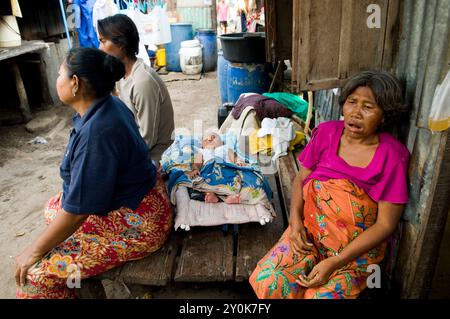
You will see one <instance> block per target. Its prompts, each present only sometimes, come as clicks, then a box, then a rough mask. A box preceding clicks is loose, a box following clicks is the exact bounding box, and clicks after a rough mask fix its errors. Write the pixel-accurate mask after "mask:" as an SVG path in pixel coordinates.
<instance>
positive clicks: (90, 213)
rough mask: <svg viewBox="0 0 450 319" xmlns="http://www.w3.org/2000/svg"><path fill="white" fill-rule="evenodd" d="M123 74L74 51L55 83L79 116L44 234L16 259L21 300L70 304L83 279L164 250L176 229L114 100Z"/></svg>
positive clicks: (99, 57) (111, 63) (107, 59)
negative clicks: (60, 300) (68, 300)
mask: <svg viewBox="0 0 450 319" xmlns="http://www.w3.org/2000/svg"><path fill="white" fill-rule="evenodd" d="M124 74H125V68H124V65H123V63H122V62H120V61H119V60H118V59H116V58H114V57H112V56H110V55H107V54H105V53H104V52H102V51H100V50H97V49H91V48H78V49H72V50H71V51H70V52H69V54H68V56H67V59H66V61H65V63H63V64H62V65H61V68H60V70H59V77H58V80H57V82H56V86H57V91H58V95H59V98H60V100H61V101H62V102H63V103H65V104H67V105H70V106H71V107H72V108H73V109H74V110H75V111H76V114H75V116H74V117H73V128H72V129H71V132H70V138H69V143H68V145H67V149H66V152H65V153H64V157H63V160H62V164H61V167H60V174H61V178H62V180H63V185H62V192H61V193H60V194H59V195H58V196H55V197H53V198H52V199H50V201H49V202H48V203H47V206H46V208H45V217H46V220H47V223H48V227H47V228H46V230H45V231H44V232H43V233H42V234H41V235H40V236H39V238H38V239H37V240H36V241H34V242H33V243H32V244H30V245H29V246H28V247H27V248H26V249H25V250H24V252H22V254H20V255H19V256H18V257H17V258H16V272H15V278H16V283H17V285H19V287H18V290H17V297H18V298H73V297H74V296H75V295H74V290H73V289H70V288H73V285H71V284H70V283H73V282H77V280H78V279H84V278H88V277H91V276H95V275H98V274H100V273H102V272H105V271H107V270H109V269H111V268H114V267H117V266H119V265H121V264H123V263H125V262H126V261H129V260H135V259H140V258H143V257H145V256H147V255H148V254H150V253H151V252H154V251H155V250H157V249H159V248H160V247H161V246H162V244H163V243H164V242H165V240H166V239H167V237H168V235H169V233H170V229H171V228H172V214H171V206H170V202H169V199H168V196H167V192H166V190H165V187H164V184H163V182H162V180H161V178H160V176H159V175H158V174H157V172H156V169H155V167H154V166H153V164H152V163H151V160H150V159H149V158H148V147H147V144H146V143H145V141H144V140H143V138H142V137H141V135H140V133H139V129H138V127H137V125H136V122H135V120H134V116H133V114H132V112H131V111H130V110H129V109H128V108H127V107H126V106H125V104H123V102H121V101H120V100H119V99H118V98H116V97H114V96H112V95H111V91H112V90H113V88H114V84H115V82H116V81H117V80H119V79H120V78H122V77H123V76H124Z"/></svg>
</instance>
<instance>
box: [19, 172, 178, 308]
mask: <svg viewBox="0 0 450 319" xmlns="http://www.w3.org/2000/svg"><path fill="white" fill-rule="evenodd" d="M60 197H61V196H60V195H57V196H55V197H53V198H51V199H50V200H49V201H48V203H47V205H46V207H45V218H46V222H47V224H49V223H51V222H52V221H53V220H54V219H55V218H56V217H57V215H58V213H60V212H61V200H60ZM172 224H173V216H172V211H171V205H170V202H169V198H168V195H167V191H166V189H165V185H164V182H163V181H162V179H161V178H160V176H159V175H158V180H157V183H156V185H155V187H154V188H153V189H152V190H151V191H150V192H149V193H148V194H147V195H146V196H145V197H144V199H143V200H142V202H141V203H140V205H139V207H138V208H137V209H136V210H134V211H133V210H131V209H129V208H125V207H122V208H120V209H118V210H114V211H111V212H109V214H108V215H107V216H99V215H89V217H88V218H87V219H86V220H85V221H84V223H83V224H82V225H81V226H80V228H79V229H78V230H77V231H76V232H75V233H74V234H73V235H72V236H70V237H69V238H68V239H66V240H65V241H64V242H63V243H61V244H60V245H59V246H57V247H56V248H54V249H53V250H51V251H50V252H48V253H47V254H46V255H45V256H44V257H43V258H42V259H41V260H40V261H39V262H37V263H36V264H34V265H33V266H32V267H31V268H30V269H29V270H28V275H27V284H26V285H25V286H23V287H22V288H20V287H19V288H18V290H17V294H16V296H17V298H33V299H38V298H39V299H41V298H45V299H49V298H51V299H56V298H58V299H59V298H75V291H74V289H71V288H73V287H76V286H75V285H74V284H76V280H77V278H76V276H78V279H79V280H82V279H85V278H88V277H92V276H96V275H98V274H101V273H103V272H106V271H108V270H109V269H112V268H114V267H117V266H120V265H123V264H124V263H125V262H127V261H131V260H136V259H141V258H144V257H146V256H148V255H149V254H150V253H152V252H154V251H156V250H158V249H159V248H160V247H161V246H162V245H163V244H164V242H165V241H166V240H167V238H168V236H169V234H170V231H171V228H172ZM69 282H70V283H71V284H70V283H69ZM82 284H83V283H82V282H81V285H82ZM71 286H73V287H71Z"/></svg>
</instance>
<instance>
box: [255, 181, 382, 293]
mask: <svg viewBox="0 0 450 319" xmlns="http://www.w3.org/2000/svg"><path fill="white" fill-rule="evenodd" d="M303 196H304V225H305V228H306V231H307V234H308V237H309V238H310V240H311V241H312V242H313V244H314V250H313V252H312V253H311V254H310V255H297V254H294V253H293V252H292V250H291V247H290V241H289V231H290V228H288V229H286V231H285V232H284V233H283V235H282V236H281V238H280V240H279V241H278V243H277V244H276V245H275V246H274V247H273V248H272V249H271V250H270V251H269V252H268V253H267V254H266V255H265V256H264V257H263V258H262V259H261V260H260V261H259V262H258V264H257V266H256V269H255V270H254V271H253V273H252V275H251V276H250V279H249V281H250V284H251V285H252V287H253V290H254V291H255V293H256V295H257V296H258V298H274V299H285V298H289V299H301V298H307V299H309V298H314V299H343V298H356V297H358V295H359V294H360V292H361V291H362V290H364V289H365V288H366V287H367V284H366V280H367V277H368V276H369V275H370V273H369V272H367V267H368V266H369V265H371V264H378V263H379V262H380V261H381V260H382V259H383V257H384V253H385V247H386V244H385V243H383V244H381V245H380V246H378V247H375V248H373V249H371V250H369V251H368V252H367V253H365V254H364V255H362V256H360V257H358V258H356V260H354V261H352V262H350V263H348V264H347V265H346V266H344V267H342V268H340V269H338V270H336V271H334V272H333V273H332V274H331V276H330V278H329V281H328V282H327V283H326V284H324V285H322V286H320V287H314V288H305V287H302V286H300V285H298V284H297V283H296V282H295V280H296V279H297V278H298V276H299V275H300V274H302V275H304V276H307V275H308V274H309V272H310V271H311V270H312V268H313V267H314V266H315V265H316V264H318V263H319V262H320V261H322V260H324V259H325V258H328V257H331V256H334V255H337V254H339V253H340V252H341V251H342V250H343V249H344V248H345V247H346V246H347V245H348V244H349V243H350V242H351V241H352V240H353V239H355V238H356V237H357V236H359V235H360V234H361V233H362V232H363V231H364V230H366V229H367V228H368V227H370V226H372V225H373V224H374V223H375V221H376V218H377V211H378V205H377V203H375V202H374V201H373V200H372V199H371V198H370V197H369V196H368V195H367V194H366V193H365V192H364V190H363V189H362V188H359V187H358V186H356V185H354V184H353V183H352V182H350V181H348V180H342V179H331V180H328V181H325V182H324V181H319V180H311V181H309V182H308V183H307V184H306V185H305V186H304V187H303Z"/></svg>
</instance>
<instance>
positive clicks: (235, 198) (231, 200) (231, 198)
mask: <svg viewBox="0 0 450 319" xmlns="http://www.w3.org/2000/svg"><path fill="white" fill-rule="evenodd" d="M240 202H241V196H239V194H237V195H228V196H227V197H226V198H225V203H227V204H239V203H240Z"/></svg>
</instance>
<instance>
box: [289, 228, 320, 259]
mask: <svg viewBox="0 0 450 319" xmlns="http://www.w3.org/2000/svg"><path fill="white" fill-rule="evenodd" d="M289 240H290V243H291V249H292V250H293V251H294V253H296V254H301V255H309V254H311V251H312V249H313V247H314V246H313V244H312V243H311V242H309V241H308V237H307V235H306V229H305V227H304V226H303V225H302V224H299V225H296V226H294V225H291V231H290V233H289Z"/></svg>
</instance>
